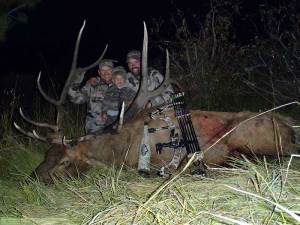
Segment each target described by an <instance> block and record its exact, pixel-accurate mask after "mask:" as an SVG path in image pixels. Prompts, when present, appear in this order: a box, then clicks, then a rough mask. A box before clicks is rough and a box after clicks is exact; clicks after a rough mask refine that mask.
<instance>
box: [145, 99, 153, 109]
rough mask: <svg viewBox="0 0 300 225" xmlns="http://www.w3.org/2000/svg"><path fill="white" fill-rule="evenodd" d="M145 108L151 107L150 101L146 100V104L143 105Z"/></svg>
mask: <svg viewBox="0 0 300 225" xmlns="http://www.w3.org/2000/svg"><path fill="white" fill-rule="evenodd" d="M145 108H146V109H150V108H152V103H151V102H150V101H149V102H147V104H146V105H145Z"/></svg>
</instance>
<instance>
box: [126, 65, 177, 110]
mask: <svg viewBox="0 0 300 225" xmlns="http://www.w3.org/2000/svg"><path fill="white" fill-rule="evenodd" d="M139 79H140V77H136V76H135V75H133V74H132V73H131V72H128V73H127V80H126V84H125V86H126V87H129V88H131V89H133V90H134V91H135V92H137V91H138V89H139V86H140V80H139ZM163 79H164V77H163V75H162V74H161V73H160V72H159V71H158V70H156V69H153V68H149V78H148V80H147V86H148V90H149V91H153V90H154V89H156V88H158V87H159V85H160V84H161V83H162V81H163ZM173 93H174V91H173V88H172V87H171V86H168V87H167V88H166V89H165V90H164V91H163V92H162V93H161V94H160V95H158V96H156V97H153V98H152V99H150V102H151V104H152V106H159V105H163V104H165V103H169V102H170V97H171V95H172V94H173Z"/></svg>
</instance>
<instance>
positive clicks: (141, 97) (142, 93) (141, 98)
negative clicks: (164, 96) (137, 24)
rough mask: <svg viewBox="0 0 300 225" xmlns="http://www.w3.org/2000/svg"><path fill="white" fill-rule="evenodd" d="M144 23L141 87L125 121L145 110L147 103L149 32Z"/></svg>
mask: <svg viewBox="0 0 300 225" xmlns="http://www.w3.org/2000/svg"><path fill="white" fill-rule="evenodd" d="M143 23H144V40H143V53H142V73H141V80H140V87H139V90H138V93H137V94H136V96H135V99H134V101H133V103H132V104H131V106H130V107H129V109H128V110H127V111H126V114H125V115H124V119H125V120H127V119H128V118H131V117H132V116H134V115H135V114H136V113H137V112H138V111H139V110H141V109H143V108H144V106H145V104H146V103H147V100H148V99H147V80H148V65H147V64H148V32H147V27H146V23H145V22H143Z"/></svg>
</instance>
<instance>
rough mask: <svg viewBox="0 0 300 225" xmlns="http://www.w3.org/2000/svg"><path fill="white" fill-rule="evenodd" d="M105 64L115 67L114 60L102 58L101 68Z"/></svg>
mask: <svg viewBox="0 0 300 225" xmlns="http://www.w3.org/2000/svg"><path fill="white" fill-rule="evenodd" d="M103 66H107V67H110V68H114V61H113V60H111V59H102V60H101V61H100V63H99V69H100V68H101V67H103Z"/></svg>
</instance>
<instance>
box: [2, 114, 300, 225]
mask: <svg viewBox="0 0 300 225" xmlns="http://www.w3.org/2000/svg"><path fill="white" fill-rule="evenodd" d="M8 115H10V114H2V123H1V124H2V125H3V126H4V127H3V133H2V138H1V141H0V175H1V177H0V224H1V225H2V224H3V225H10V224H26V225H27V224H28V225H32V224H43V225H44V224H51V225H53V224H85V225H92V224H168V225H169V224H299V223H300V221H299V220H298V216H299V213H300V212H299V211H300V210H299V208H300V184H299V180H300V172H299V168H300V163H299V160H298V158H294V159H293V161H292V163H291V165H290V167H289V170H288V171H287V167H288V162H289V158H285V159H281V160H277V159H275V160H266V159H261V160H259V161H256V162H255V163H253V162H250V161H248V160H246V159H244V160H233V161H232V162H231V169H226V168H221V169H215V170H213V169H212V170H209V171H208V176H207V177H194V176H190V175H189V174H188V173H182V174H177V175H174V176H173V178H172V179H171V180H164V179H162V178H159V177H154V178H153V177H152V178H143V177H140V176H139V175H138V174H137V172H136V170H134V169H131V168H127V167H124V168H122V170H121V168H118V167H114V166H111V167H107V166H99V167H97V168H93V169H91V170H90V171H89V172H88V173H87V174H85V175H84V177H81V178H73V179H70V180H57V181H56V182H55V183H54V185H51V186H46V185H44V184H42V183H39V182H38V181H36V180H32V179H30V178H29V174H30V173H31V172H32V170H33V169H34V168H35V167H36V166H37V165H38V164H39V163H40V162H41V161H42V160H43V155H44V153H45V151H46V150H47V148H48V146H47V145H46V144H42V143H40V142H37V141H34V140H31V139H30V138H26V137H24V136H22V135H20V134H19V133H17V132H15V131H14V130H13V129H12V128H11V126H10V124H12V116H8ZM76 118H80V116H79V115H76ZM71 122H72V123H73V124H74V121H71ZM287 172H288V173H287ZM297 213H298V214H297Z"/></svg>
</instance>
